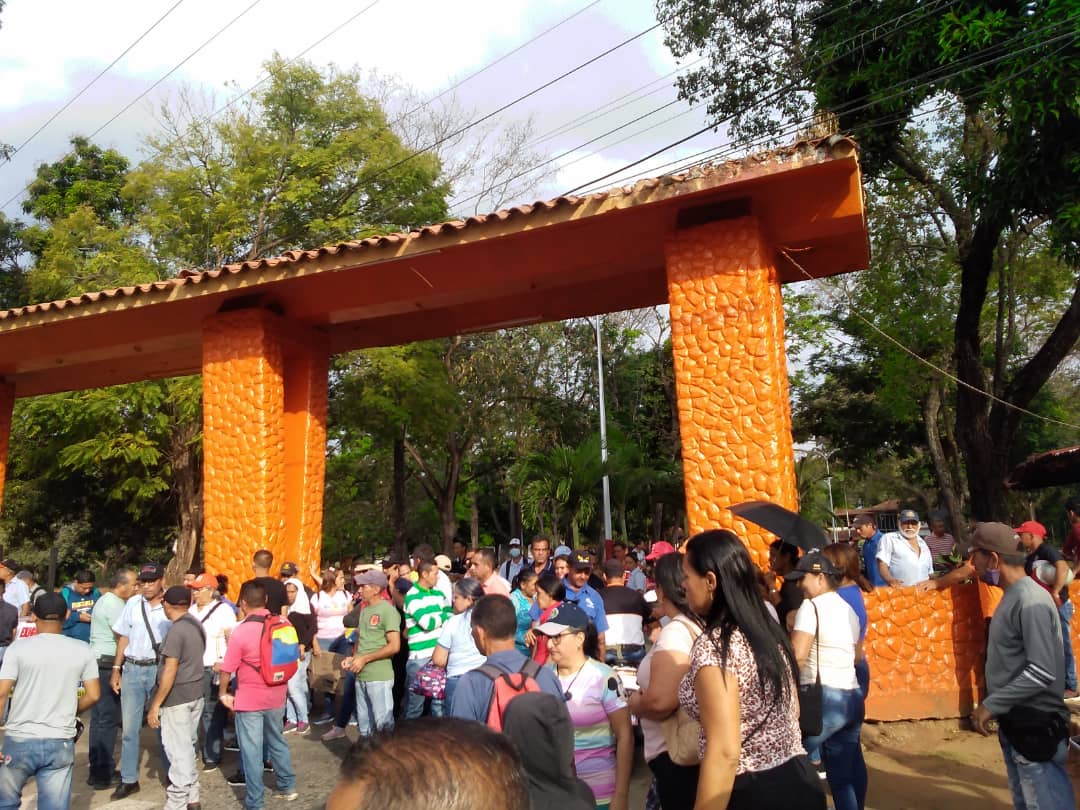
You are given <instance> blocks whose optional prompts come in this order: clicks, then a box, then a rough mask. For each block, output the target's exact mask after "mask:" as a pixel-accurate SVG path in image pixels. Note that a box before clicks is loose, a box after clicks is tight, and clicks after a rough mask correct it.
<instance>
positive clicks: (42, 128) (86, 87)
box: [0, 0, 184, 207]
mask: <svg viewBox="0 0 1080 810" xmlns="http://www.w3.org/2000/svg"><path fill="white" fill-rule="evenodd" d="M183 2H184V0H176V2H175V3H173V4H172V5H171V6H170V7H169V9H168V10H167V11H166V12H165V13H164V14H162V15H161V16H160V17H158V18H157V19H156V20H155V21H154V23H153V24H152V25H151V26H150V27H149V28H147V29H146V30H145V31H143V32H142V33H141V34H139V36H138V37H137V38H136V39H135V41H134V42H132V43H131V44H130V45H128V46H127V47H126V48H124V50H123V51H122V52H121V54H120V55H119V56H117V57H116V58H115V59H113V60H112V61H111V62H109V64H108V65H106V66H105V67H104V68H103V69H102V70H100V71H99V72H98V74H97V75H96V76H94V78H92V79H91V80H90V81H89V82H87V83H86V85H84V86H83V88H82V89H81V90H80V91H79V92H78V93H76V94H75V95H73V96H72V97H71V98H69V99H68V100H67V101H66V102H65V103H64V106H62V107H61V108H60V109H59V110H57V111H56V112H54V113H53V114H52V115H51V116H49V119H48V120H47V121H46V122H45V123H44V124H42V125H41V126H40V127H38V128H37V129H35V130H34V131H33V132H32V133H31V134H30V137H29V138H27V139H26V140H24V141H23V142H22V143H20V144H19V145H18V146H16V147H15V149H14V150H13V151H12V152H11V153H10V154H9V155H8V157H7V160H5V161H4V162H5V163H10V162H11V158H13V157H14V156H15V155H16V154H18V153H19V152H20V151H21V150H22V148H23V147H24V146H26V145H27V144H28V143H30V141H32V140H34V138H36V137H37V136H38V135H40V134H41V133H42V132H44V131H45V128H46V127H48V126H49V124H51V123H52V122H53V121H55V120H56V119H57V118H59V117H60V114H61V113H63V112H64V110H66V109H67V108H68V107H70V106H71V105H72V104H74V103H75V102H76V101H78V99H79V98H81V97H82V95H83V94H84V93H85V92H86V91H87V90H89V89H90V88H91V87H93V86H94V85H95V84H96V83H97V81H98V79H100V78H101V77H102V76H104V75H105V74H106V73H108V72H109V71H110V70H112V68H113V67H115V65H116V63H117V62H119V61H120V60H121V59H123V58H124V57H125V56H127V55H128V54H129V53H130V52H131V49H132V48H134V47H135V46H136V45H138V44H139V43H140V42H142V41H143V40H144V39H145V38H146V37H147V35H148V34H149V33H150V32H151V31H153V30H154V29H155V28H157V27H158V25H160V24H161V23H162V22H163V21H164V20H165V18H166V17H168V16H169V15H170V14H172V13H173V12H174V11H176V8H177V6H179V5H180V4H181V3H183ZM2 165H3V164H0V166H2ZM21 193H22V192H20V194H21ZM9 202H10V200H9ZM7 204H8V203H4V207H7Z"/></svg>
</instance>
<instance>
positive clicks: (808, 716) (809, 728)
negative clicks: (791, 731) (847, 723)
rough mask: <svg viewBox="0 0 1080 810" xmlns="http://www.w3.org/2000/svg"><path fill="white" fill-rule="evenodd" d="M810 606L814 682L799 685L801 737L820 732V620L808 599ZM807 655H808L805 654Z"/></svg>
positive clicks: (821, 709) (815, 734) (815, 608)
mask: <svg viewBox="0 0 1080 810" xmlns="http://www.w3.org/2000/svg"><path fill="white" fill-rule="evenodd" d="M810 607H812V608H813V609H814V647H815V648H816V649H817V657H816V659H815V665H814V669H815V670H817V671H816V672H815V674H814V682H813V683H808V684H806V685H804V686H803V685H801V686H799V729H800V730H801V731H802V735H803V737H816V736H817V735H818V734H820V733H821V726H822V715H823V707H822V694H821V645H820V643H819V642H820V641H821V620H820V617H819V616H818V610H817V605H815V604H814V602H813V600H810ZM807 657H809V656H807Z"/></svg>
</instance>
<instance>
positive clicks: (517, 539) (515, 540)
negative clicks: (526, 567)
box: [510, 537, 521, 546]
mask: <svg viewBox="0 0 1080 810" xmlns="http://www.w3.org/2000/svg"><path fill="white" fill-rule="evenodd" d="M510 545H512V546H520V545H521V538H520V537H511V538H510Z"/></svg>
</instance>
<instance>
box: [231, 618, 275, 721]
mask: <svg viewBox="0 0 1080 810" xmlns="http://www.w3.org/2000/svg"><path fill="white" fill-rule="evenodd" d="M250 615H252V616H269V615H270V611H269V610H266V609H260V610H255V611H252V612H251V614H250ZM262 630H263V626H262V625H261V624H260V623H258V622H248V621H243V622H240V623H239V624H238V625H236V627H235V628H234V629H233V631H232V635H230V636H229V644H228V646H227V647H226V648H225V659H224V660H223V661H222V662H221V671H222V672H226V673H230V674H231V673H233V672H235V673H236V703H235V704H234V705H233V708H234V710H235V711H238V712H259V711H263V710H265V709H280V708H281V707H282V706H284V705H285V697H286V695H287V694H288V684H286V683H282V684H278V685H277V686H270V685H269V684H268V683H267V682H266V681H264V680H263V676H262V673H261V672H260V671H259V647H260V644H259V642H260V640H261V639H262Z"/></svg>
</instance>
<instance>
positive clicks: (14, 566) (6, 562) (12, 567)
mask: <svg viewBox="0 0 1080 810" xmlns="http://www.w3.org/2000/svg"><path fill="white" fill-rule="evenodd" d="M0 565H2V566H4V568H6V569H7V570H8V571H11V572H13V573H14V572H15V571H18V570H19V564H18V563H17V562H15V561H14V560H13V559H11V557H5V558H4V559H2V560H0Z"/></svg>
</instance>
